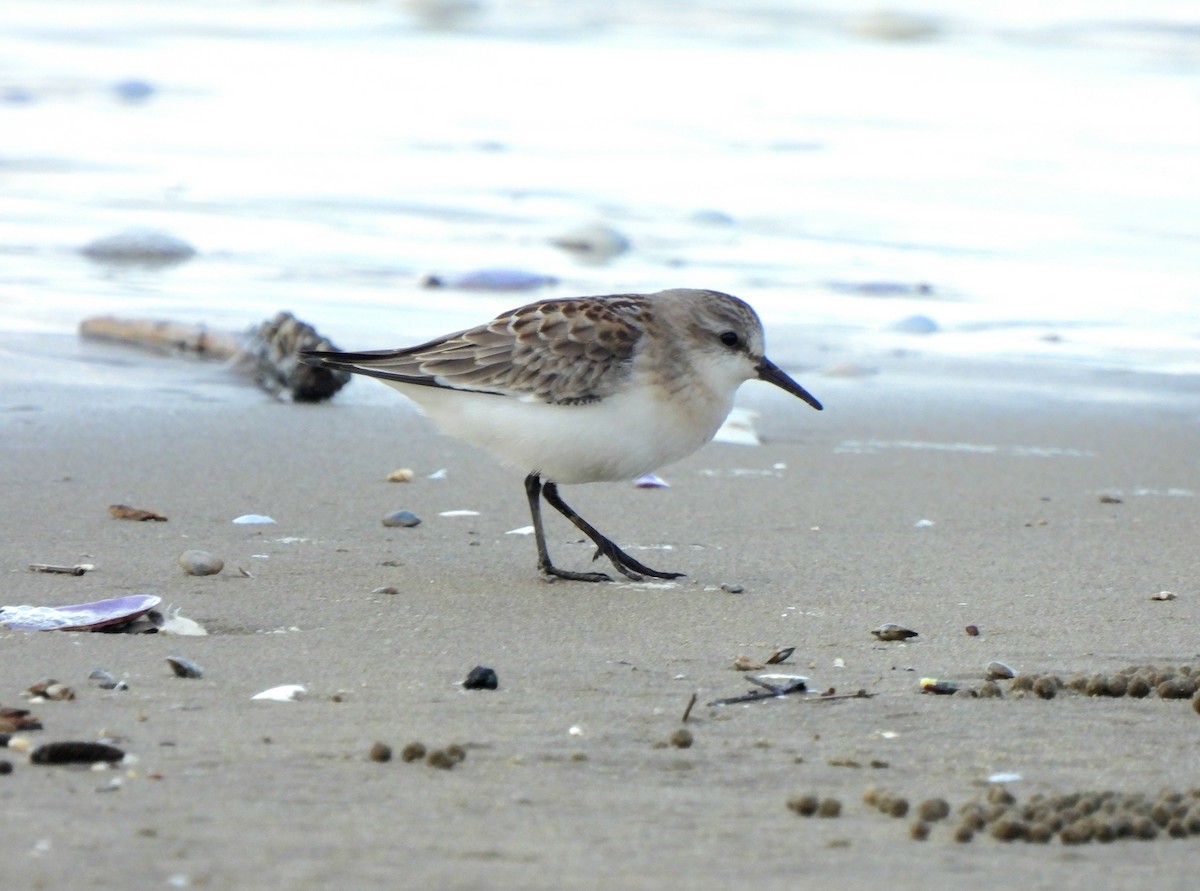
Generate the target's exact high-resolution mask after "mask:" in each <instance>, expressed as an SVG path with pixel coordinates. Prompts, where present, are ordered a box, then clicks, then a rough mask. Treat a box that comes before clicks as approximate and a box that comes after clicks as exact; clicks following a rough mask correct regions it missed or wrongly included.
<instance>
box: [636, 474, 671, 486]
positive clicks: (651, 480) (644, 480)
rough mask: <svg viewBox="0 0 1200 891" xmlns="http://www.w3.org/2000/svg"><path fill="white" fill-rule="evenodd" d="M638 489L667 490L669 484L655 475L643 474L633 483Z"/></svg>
mask: <svg viewBox="0 0 1200 891" xmlns="http://www.w3.org/2000/svg"><path fill="white" fill-rule="evenodd" d="M633 484H634V485H635V486H637V487H638V488H639V489H669V488H671V484H670V483H668V482H667V481H666V480H665V479H663V478H662V477H661V476H659V475H658V474H657V473H643V474H642V475H641V476H639V477H638V478H637V479H635V480H634V481H633Z"/></svg>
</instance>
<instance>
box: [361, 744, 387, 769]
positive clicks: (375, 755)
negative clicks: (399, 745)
mask: <svg viewBox="0 0 1200 891" xmlns="http://www.w3.org/2000/svg"><path fill="white" fill-rule="evenodd" d="M367 757H368V758H370V759H371V760H372V761H378V762H379V763H380V764H383V763H386V762H388V761H391V760H392V747H391V746H389V745H388V744H387V743H381V742H376V743H375V744H374V745H372V746H371V751H369V752H368V753H367Z"/></svg>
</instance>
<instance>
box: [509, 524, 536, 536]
mask: <svg viewBox="0 0 1200 891" xmlns="http://www.w3.org/2000/svg"><path fill="white" fill-rule="evenodd" d="M504 534H505V535H533V527H532V526H518V527H517V528H516V529H509V530H508V531H507V532H505V533H504Z"/></svg>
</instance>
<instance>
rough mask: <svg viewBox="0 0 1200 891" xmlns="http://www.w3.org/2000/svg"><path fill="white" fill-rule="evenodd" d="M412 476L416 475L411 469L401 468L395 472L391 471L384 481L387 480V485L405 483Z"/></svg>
mask: <svg viewBox="0 0 1200 891" xmlns="http://www.w3.org/2000/svg"><path fill="white" fill-rule="evenodd" d="M414 476H416V473H414V472H413V469H412V468H411V467H401V468H399V469H397V470H393V471H392V472H391V473H389V474H388V475H387V477H385V479H387V481H388V482H389V483H407V482H408V481H409V480H411V479H412V478H413V477H414Z"/></svg>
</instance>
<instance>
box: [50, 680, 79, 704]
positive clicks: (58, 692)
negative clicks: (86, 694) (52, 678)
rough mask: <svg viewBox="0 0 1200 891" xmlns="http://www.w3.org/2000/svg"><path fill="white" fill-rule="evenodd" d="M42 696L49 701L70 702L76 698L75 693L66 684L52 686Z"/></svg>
mask: <svg viewBox="0 0 1200 891" xmlns="http://www.w3.org/2000/svg"><path fill="white" fill-rule="evenodd" d="M42 695H43V696H45V697H46V698H47V699H51V700H58V701H61V702H70V701H72V700H73V699H74V698H75V691H74V690H72V689H71V688H70V687H68V686H67V685H66V684H51V685H50V686H48V687H47V688H46V692H45V693H43V694H42Z"/></svg>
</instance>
